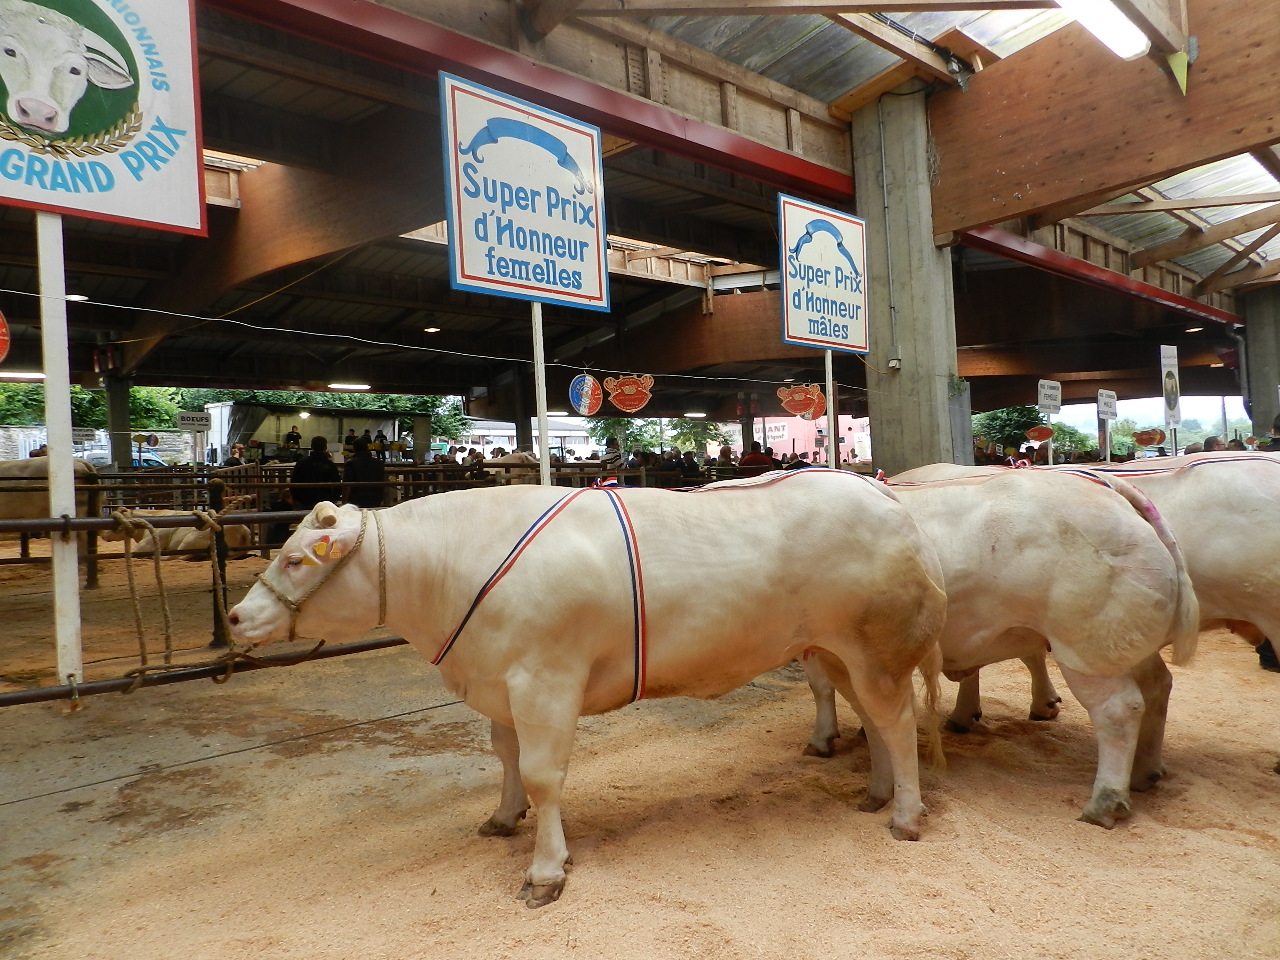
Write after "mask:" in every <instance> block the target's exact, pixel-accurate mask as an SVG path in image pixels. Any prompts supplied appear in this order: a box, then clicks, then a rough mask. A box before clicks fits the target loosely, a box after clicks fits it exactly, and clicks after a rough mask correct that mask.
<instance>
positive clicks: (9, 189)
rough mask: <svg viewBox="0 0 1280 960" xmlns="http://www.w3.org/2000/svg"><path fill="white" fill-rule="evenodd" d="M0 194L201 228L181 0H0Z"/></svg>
mask: <svg viewBox="0 0 1280 960" xmlns="http://www.w3.org/2000/svg"><path fill="white" fill-rule="evenodd" d="M0 14H2V15H3V23H4V34H5V41H4V51H3V55H0V84H2V85H3V87H4V100H3V102H2V103H0V203H9V204H14V205H18V206H27V207H35V208H37V209H41V210H50V211H54V212H59V213H73V214H77V215H79V216H85V217H90V218H93V219H101V220H112V221H119V222H125V223H137V224H144V225H146V226H151V227H156V228H158V229H162V230H173V231H177V232H182V233H195V234H203V233H204V232H205V219H204V212H205V211H204V175H203V168H202V158H201V149H200V126H199V112H198V110H197V107H196V88H195V67H194V62H195V61H194V52H195V45H194V39H193V38H194V34H195V31H194V29H193V24H194V15H193V10H192V5H191V3H190V2H189V0H40V2H28V0H3V3H0Z"/></svg>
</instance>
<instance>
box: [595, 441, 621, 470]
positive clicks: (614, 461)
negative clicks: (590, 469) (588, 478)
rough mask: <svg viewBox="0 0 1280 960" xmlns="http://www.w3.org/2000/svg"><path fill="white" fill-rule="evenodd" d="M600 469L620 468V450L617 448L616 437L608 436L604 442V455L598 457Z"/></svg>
mask: <svg viewBox="0 0 1280 960" xmlns="http://www.w3.org/2000/svg"><path fill="white" fill-rule="evenodd" d="M600 469H601V470H620V469H622V451H621V450H619V449H618V438H617V437H609V438H607V439H606V440H605V442H604V456H602V457H601V458H600Z"/></svg>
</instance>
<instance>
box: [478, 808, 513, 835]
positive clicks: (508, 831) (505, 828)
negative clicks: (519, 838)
mask: <svg viewBox="0 0 1280 960" xmlns="http://www.w3.org/2000/svg"><path fill="white" fill-rule="evenodd" d="M524 817H525V812H524V811H521V813H520V815H519V816H518V817H516V822H515V823H510V824H508V823H503V822H502V821H501V820H499V819H498V818H497V817H490V818H489V819H488V820H486V821H485V822H484V823H482V824H480V827H479V829H477V830H476V833H478V834H480V836H482V837H513V836H515V833H516V827H517V826H518V825H519V823H520V821H521V820H523V819H524Z"/></svg>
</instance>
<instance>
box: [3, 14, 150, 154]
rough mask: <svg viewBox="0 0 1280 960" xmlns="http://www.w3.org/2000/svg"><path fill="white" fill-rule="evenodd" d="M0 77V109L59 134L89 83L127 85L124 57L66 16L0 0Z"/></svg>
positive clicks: (130, 81) (111, 86)
mask: <svg viewBox="0 0 1280 960" xmlns="http://www.w3.org/2000/svg"><path fill="white" fill-rule="evenodd" d="M0 80H3V81H4V85H5V89H6V90H8V94H9V95H8V100H7V101H6V103H5V113H6V114H7V115H8V117H9V119H10V120H12V121H13V122H15V123H17V124H20V125H22V126H24V127H30V128H31V129H33V130H39V131H40V132H41V133H44V134H60V133H65V132H66V130H67V125H68V123H69V122H70V117H71V111H72V110H73V109H74V108H75V105H76V104H77V103H79V102H80V98H81V97H82V96H84V92H85V90H86V89H88V86H89V84H90V83H92V84H94V85H95V86H98V87H101V88H103V89H104V90H122V89H124V88H126V87H129V86H132V85H133V82H134V81H133V77H132V76H130V74H129V68H128V66H127V65H126V64H125V60H124V57H122V56H121V55H120V53H119V52H118V51H117V50H116V49H115V48H114V47H113V46H112V45H111V44H109V43H107V41H105V40H103V39H102V37H100V36H98V35H97V34H96V33H94V32H93V31H92V30H88V29H86V28H85V27H83V26H81V25H80V24H79V23H77V22H76V21H74V20H72V19H71V18H70V17H68V16H66V15H64V14H61V13H58V12H57V11H56V10H50V9H49V8H48V7H42V6H40V5H39V4H35V3H29V2H27V0H5V2H3V3H0Z"/></svg>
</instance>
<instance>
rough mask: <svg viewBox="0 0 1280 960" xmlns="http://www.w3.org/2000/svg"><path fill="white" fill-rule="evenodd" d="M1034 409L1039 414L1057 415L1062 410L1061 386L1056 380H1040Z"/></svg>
mask: <svg viewBox="0 0 1280 960" xmlns="http://www.w3.org/2000/svg"><path fill="white" fill-rule="evenodd" d="M1036 409H1037V410H1039V411H1040V412H1041V413H1058V412H1060V411H1061V410H1062V384H1060V383H1059V382H1058V381H1057V380H1041V381H1040V385H1039V388H1038V399H1037V400H1036Z"/></svg>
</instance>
